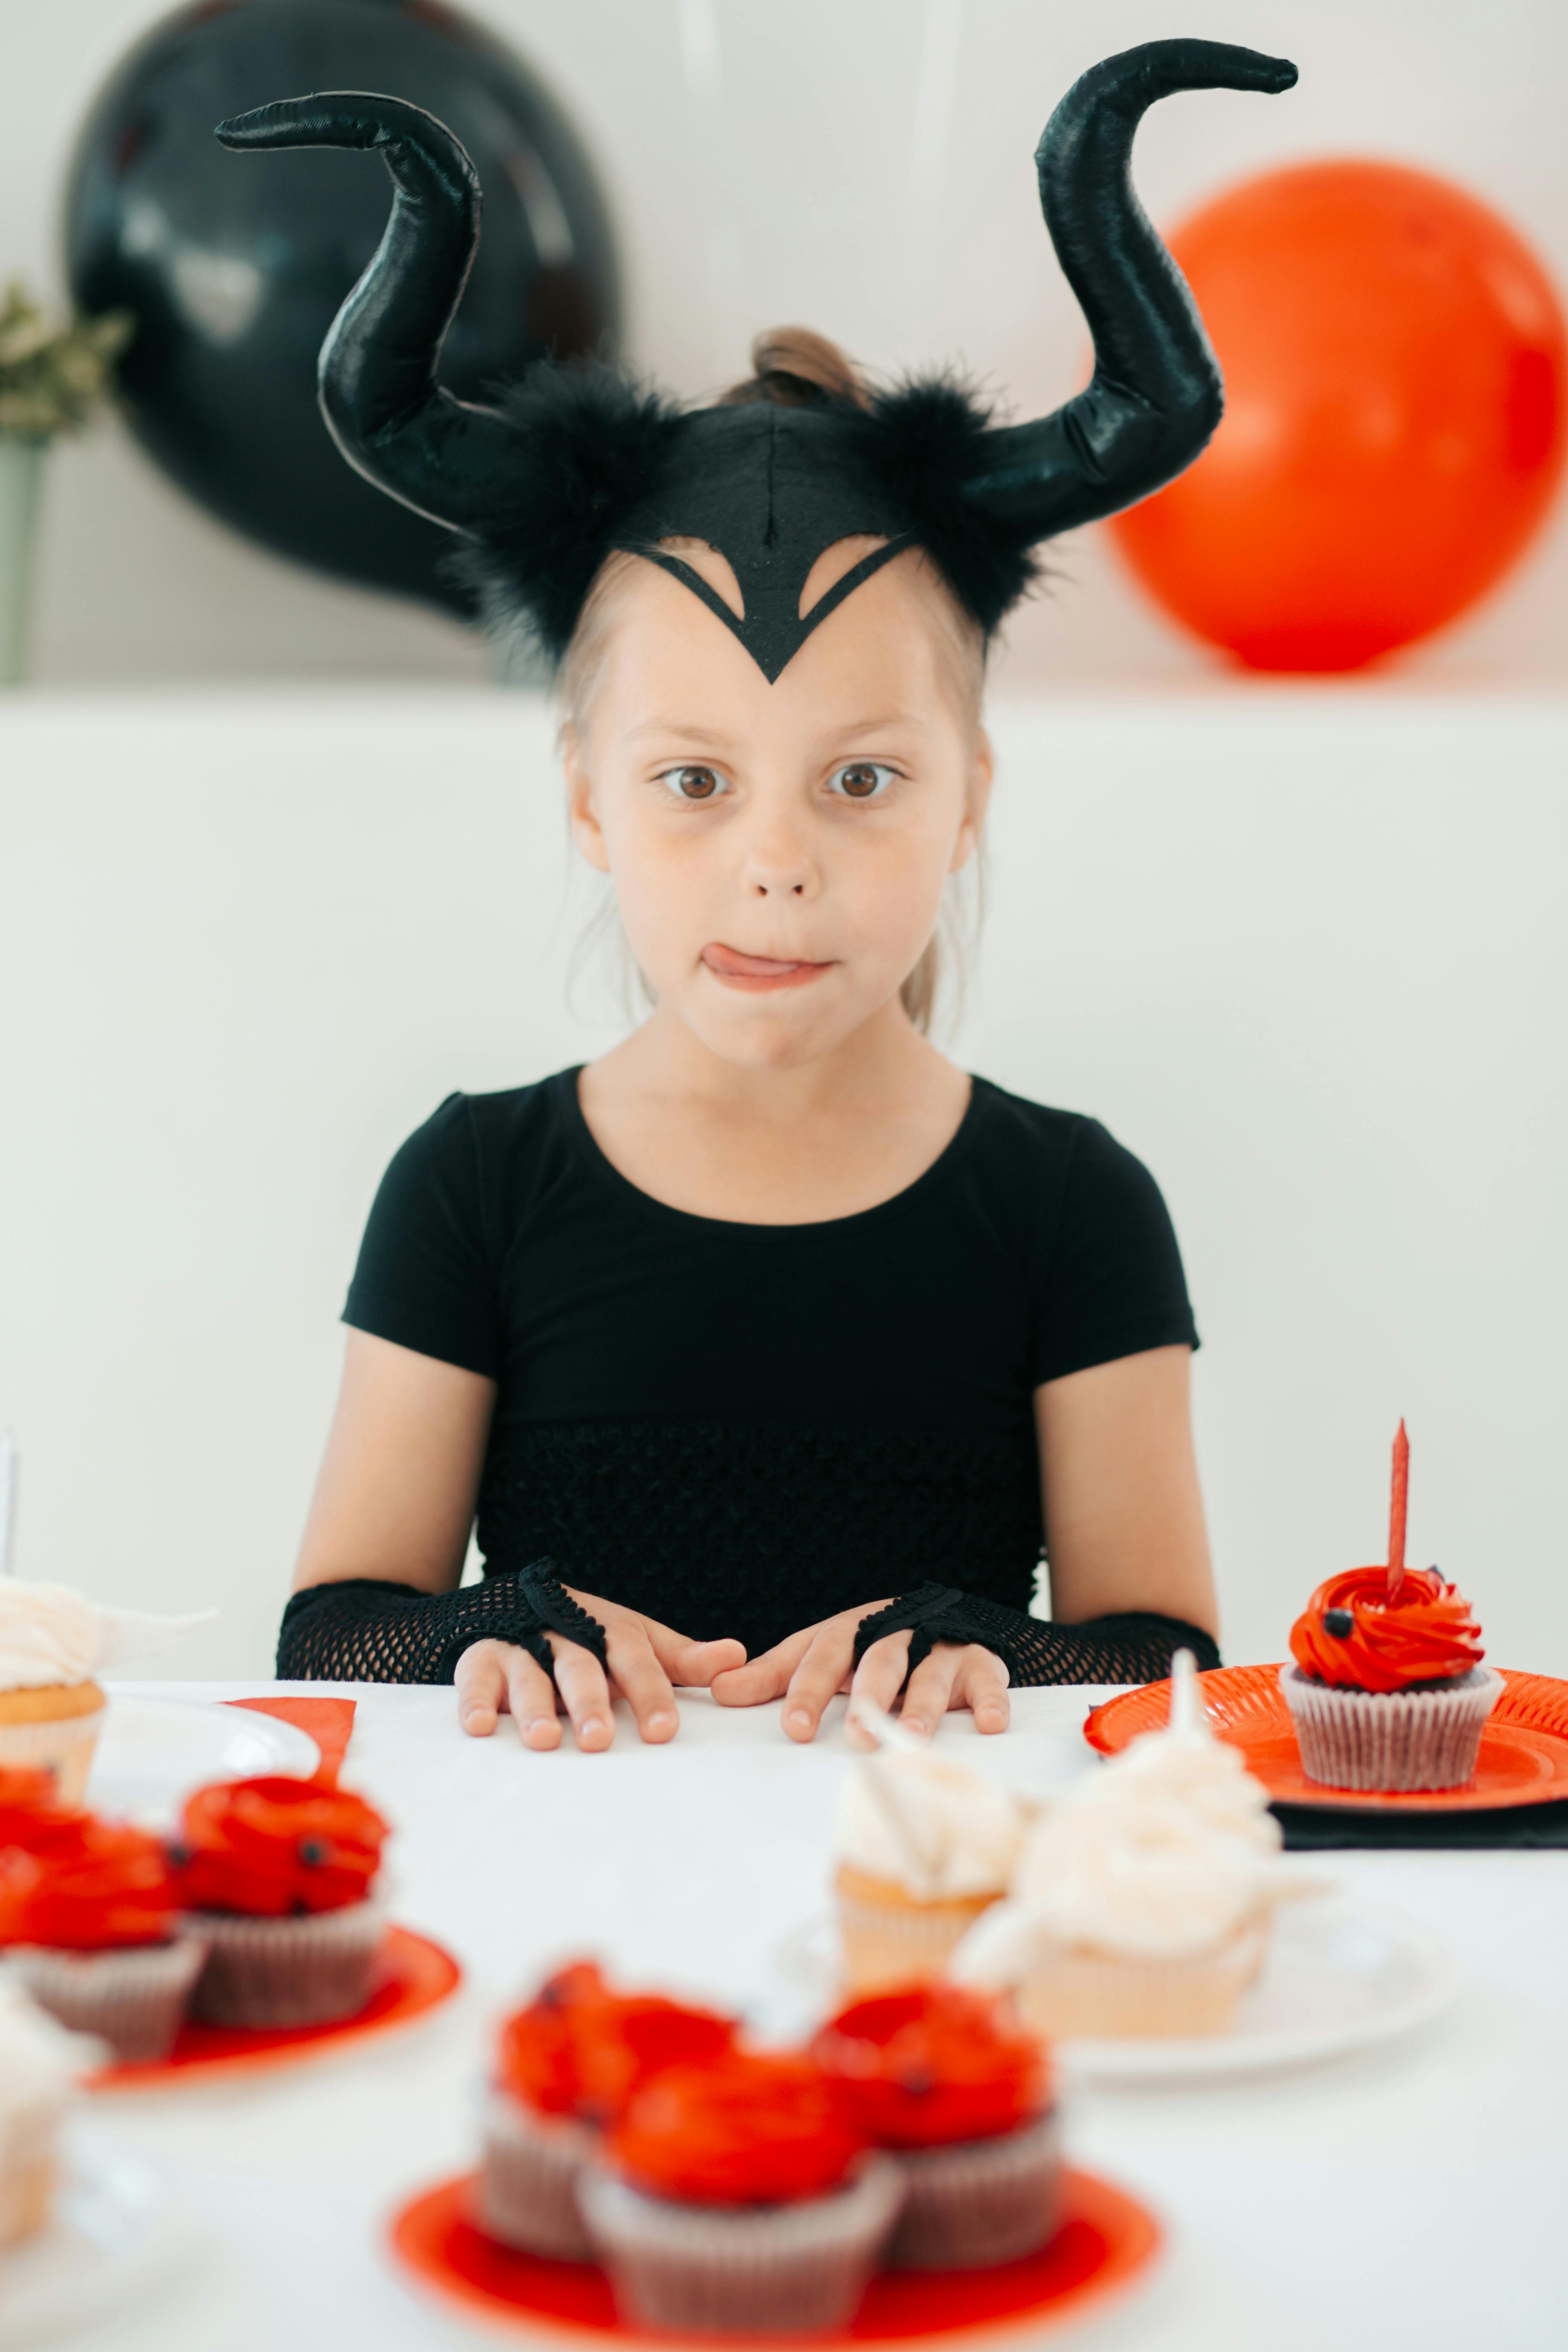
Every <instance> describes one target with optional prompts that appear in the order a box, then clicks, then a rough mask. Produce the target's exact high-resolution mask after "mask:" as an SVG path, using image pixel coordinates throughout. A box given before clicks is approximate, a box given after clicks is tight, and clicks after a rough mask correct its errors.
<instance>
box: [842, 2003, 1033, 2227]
mask: <svg viewBox="0 0 1568 2352" xmlns="http://www.w3.org/2000/svg"><path fill="white" fill-rule="evenodd" d="M812 2054H813V2056H814V2057H816V2059H818V2060H819V2061H820V2063H822V2065H823V2066H824V2067H826V2070H827V2072H828V2073H829V2074H831V2075H832V2076H833V2078H834V2080H835V2081H836V2082H837V2084H838V2088H839V2094H840V2097H841V2099H842V2102H843V2105H844V2109H845V2112H846V2114H847V2116H848V2117H849V2120H850V2122H851V2124H852V2125H853V2126H854V2127H855V2129H856V2131H857V2132H858V2135H859V2136H860V2137H862V2138H863V2139H865V2140H868V2141H869V2142H870V2143H871V2144H872V2145H873V2146H875V2147H882V2148H886V2149H888V2150H889V2152H890V2153H891V2154H892V2156H893V2158H895V2160H896V2161H897V2163H898V2165H899V2167H900V2170H901V2171H902V2173H903V2176H904V2188H905V2200H904V2207H903V2210H902V2213H901V2214H900V2220H899V2225H898V2228H897V2230H896V2231H895V2232H894V2235H893V2238H892V2242H891V2243H890V2244H889V2248H888V2252H887V2257H886V2259H887V2261H888V2262H889V2264H890V2265H893V2266H895V2267H900V2268H905V2269H910V2270H973V2269H978V2268H980V2267H982V2266H984V2265H989V2264H992V2263H1010V2262H1016V2261H1017V2260H1018V2259H1019V2258H1020V2257H1021V2256H1022V2255H1025V2254H1032V2253H1034V2252H1037V2249H1038V2248H1039V2247H1041V2246H1043V2245H1044V2244H1045V2242H1046V2241H1047V2238H1049V2237H1050V2236H1051V2234H1052V2232H1053V2231H1054V2230H1055V2228H1056V2224H1057V2206H1058V2184H1059V2177H1060V2170H1061V2147H1060V2130H1059V2126H1058V2119H1057V2114H1056V2109H1055V2105H1054V2104H1053V2100H1052V2092H1051V2082H1050V2074H1049V2070H1048V2067H1047V2061H1046V2056H1045V2053H1044V2051H1043V2050H1042V2048H1041V2045H1040V2043H1039V2042H1038V2041H1037V2039H1036V2038H1035V2036H1034V2035H1032V2034H1026V2033H1024V2032H1021V2031H1020V2030H1019V2028H1018V2027H1017V2025H1016V2023H1015V2021H1013V2019H1012V2017H1011V2014H1010V2012H1009V2011H1007V2010H1006V2008H1005V2005H1004V2004H1003V2003H1001V2002H999V2001H997V2000H993V1999H990V1998H988V1997H986V1996H984V1995H983V1994H977V1993H973V1992H968V1991H964V1990H962V1989H961V1988H959V1987H958V1986H956V1985H947V1984H934V1985H914V1986H910V1987H909V1988H908V1989H907V1990H904V1991H901V1992H890V1993H883V1994H879V1995H878V1996H876V1997H874V1998H873V1999H871V2000H858V2001H855V2002H852V2003H851V2005H850V2006H849V2007H848V2008H847V2009H844V2010H840V2011H839V2013H838V2015H837V2017H835V2018H833V2019H832V2020H831V2021H829V2023H828V2024H826V2025H825V2026H824V2027H823V2029H822V2032H820V2033H819V2034H818V2035H817V2037H816V2041H815V2042H813V2044H812Z"/></svg>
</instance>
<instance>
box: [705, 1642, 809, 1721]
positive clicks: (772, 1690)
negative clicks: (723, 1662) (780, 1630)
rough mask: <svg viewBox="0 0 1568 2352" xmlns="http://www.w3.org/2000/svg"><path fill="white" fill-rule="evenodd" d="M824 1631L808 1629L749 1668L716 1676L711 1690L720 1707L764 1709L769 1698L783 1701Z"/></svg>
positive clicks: (756, 1660)
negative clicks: (810, 1650) (793, 1677)
mask: <svg viewBox="0 0 1568 2352" xmlns="http://www.w3.org/2000/svg"><path fill="white" fill-rule="evenodd" d="M821 1630H822V1629H821V1627H820V1626H817V1625H807V1626H805V1627H804V1628H803V1629H802V1631H801V1632H800V1633H792V1634H791V1635H790V1637H789V1639H788V1641H787V1642H780V1643H776V1644H775V1645H774V1647H773V1649H771V1650H764V1651H763V1654H762V1656H761V1657H760V1658H753V1659H752V1662H751V1664H749V1665H744V1666H732V1667H730V1668H728V1669H726V1670H725V1671H723V1672H721V1673H720V1674H716V1675H714V1677H713V1679H712V1681H711V1682H710V1685H708V1687H709V1688H710V1691H711V1692H712V1694H713V1696H714V1697H715V1698H716V1699H717V1700H718V1702H719V1704H720V1706H763V1705H764V1704H765V1702H766V1701H767V1700H769V1699H770V1698H779V1697H782V1696H783V1694H784V1692H785V1691H786V1690H787V1689H788V1688H789V1682H790V1676H791V1675H793V1674H794V1672H795V1668H796V1667H797V1666H798V1665H799V1664H800V1662H801V1660H802V1659H803V1658H804V1657H805V1654H806V1652H807V1651H808V1650H809V1649H810V1647H811V1645H812V1643H813V1642H814V1641H815V1640H816V1636H817V1634H818V1633H820V1632H821Z"/></svg>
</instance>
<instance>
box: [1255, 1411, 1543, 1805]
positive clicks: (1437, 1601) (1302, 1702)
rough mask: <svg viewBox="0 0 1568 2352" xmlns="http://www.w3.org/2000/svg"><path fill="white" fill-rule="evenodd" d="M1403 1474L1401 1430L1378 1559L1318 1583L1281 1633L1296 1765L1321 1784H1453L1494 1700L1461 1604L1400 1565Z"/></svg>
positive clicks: (1467, 1764) (1429, 1571) (1465, 1772)
mask: <svg viewBox="0 0 1568 2352" xmlns="http://www.w3.org/2000/svg"><path fill="white" fill-rule="evenodd" d="M1409 1474H1410V1444H1409V1440H1408V1439H1407V1438H1406V1436H1405V1423H1403V1422H1401V1423H1400V1424H1399V1434H1398V1436H1397V1437H1396V1438H1395V1439H1394V1486H1393V1496H1392V1501H1391V1504H1390V1508H1389V1532H1388V1559H1387V1563H1386V1565H1379V1566H1378V1567H1375V1568H1352V1569H1347V1570H1345V1571H1344V1573H1343V1574H1342V1575H1340V1576H1331V1577H1330V1578H1329V1580H1328V1581H1327V1583H1326V1584H1320V1585H1319V1587H1318V1589H1317V1591H1316V1592H1314V1593H1313V1595H1312V1597H1311V1599H1310V1601H1309V1602H1308V1603H1307V1606H1306V1609H1305V1610H1304V1612H1302V1614H1301V1615H1300V1617H1298V1618H1297V1620H1296V1622H1295V1624H1294V1625H1293V1626H1292V1627H1291V1628H1290V1654H1291V1655H1292V1657H1293V1658H1294V1659H1295V1664H1294V1665H1289V1666H1281V1667H1280V1669H1279V1687H1280V1690H1281V1691H1282V1692H1283V1694H1284V1697H1285V1703H1286V1705H1287V1706H1289V1710H1290V1716H1291V1720H1292V1722H1293V1723H1294V1725H1295V1727H1296V1744H1297V1746H1298V1748H1300V1753H1301V1769H1302V1771H1303V1772H1305V1774H1306V1776H1307V1778H1308V1780H1321V1782H1322V1783H1323V1785H1324V1786H1325V1787H1326V1788H1332V1789H1367V1790H1380V1791H1386V1792H1396V1791H1401V1790H1418V1789H1458V1788H1460V1787H1462V1786H1463V1784H1464V1783H1465V1782H1466V1781H1467V1780H1470V1779H1471V1778H1473V1776H1474V1773H1475V1769H1476V1758H1477V1756H1478V1755H1479V1752H1480V1745H1481V1733H1482V1731H1483V1729H1484V1728H1485V1726H1486V1720H1487V1717H1488V1716H1489V1715H1490V1713H1491V1711H1492V1709H1493V1707H1494V1706H1496V1705H1497V1703H1498V1701H1499V1699H1500V1697H1501V1696H1502V1689H1503V1681H1502V1676H1501V1675H1500V1674H1498V1673H1497V1672H1496V1670H1495V1669H1494V1668H1493V1667H1491V1666H1486V1665H1483V1664H1481V1659H1482V1657H1483V1655H1484V1653H1483V1651H1482V1649H1481V1629H1480V1627H1479V1625H1478V1624H1477V1623H1476V1621H1475V1618H1474V1616H1473V1615H1472V1613H1471V1610H1470V1604H1469V1602H1468V1601H1467V1600H1466V1599H1465V1598H1464V1596H1463V1594H1462V1593H1461V1592H1459V1591H1458V1589H1457V1587H1455V1586H1454V1585H1452V1584H1447V1583H1445V1582H1444V1580H1443V1579H1442V1577H1441V1576H1440V1575H1439V1574H1438V1572H1437V1570H1436V1569H1435V1568H1415V1569H1407V1568H1406V1567H1405V1495H1406V1490H1407V1486H1408V1481H1409Z"/></svg>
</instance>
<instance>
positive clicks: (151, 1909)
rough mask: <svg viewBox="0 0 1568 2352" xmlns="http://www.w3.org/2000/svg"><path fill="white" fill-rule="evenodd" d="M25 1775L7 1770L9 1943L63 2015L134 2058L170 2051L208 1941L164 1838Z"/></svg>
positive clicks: (0, 1850)
mask: <svg viewBox="0 0 1568 2352" xmlns="http://www.w3.org/2000/svg"><path fill="white" fill-rule="evenodd" d="M22 1777H23V1776H21V1775H6V1776H5V1777H4V1779H3V1780H0V1955H3V1956H4V1958H5V1964H6V1966H7V1968H8V1969H9V1970H10V1972H11V1973H12V1974H13V1975H15V1976H16V1977H18V1978H19V1979H21V1981H22V1983H23V1984H24V1985H25V1986H26V1990H28V1992H30V1993H31V1994H32V1996H33V1999H34V2000H36V2001H37V2003H38V2005H39V2007H40V2008H41V2009H47V2010H48V2011H50V2013H51V2014H52V2015H53V2016H55V2017H57V2018H58V2020H59V2021H60V2023H61V2024H62V2025H68V2026H70V2027H72V2028H73V2029H74V2030H75V2031H77V2032H82V2033H94V2034H97V2035H98V2036H100V2039H101V2040H103V2041H104V2042H108V2043H109V2045H110V2049H111V2050H112V2051H113V2053H114V2055H115V2056H116V2058H118V2059H121V2060H122V2061H125V2062H128V2063H144V2062H147V2061H151V2060H156V2059H160V2058H166V2057H167V2056H168V2054H169V2052H170V2050H171V2049H172V2048H173V2047H174V2037H175V2035H176V2033H177V2032H179V2029H180V2023H181V2021H182V2019H183V2018H184V2012H185V2005H186V2001H187V2000H188V1999H189V1996H190V1990H191V1987H192V1985H193V1984H194V1982H195V1978H196V1974H197V1971H198V1970H199V1969H200V1968H201V1965H202V1960H203V1958H204V1955H205V1945H204V1944H203V1943H202V1941H201V1939H200V1937H199V1936H196V1935H194V1934H190V1933H187V1932H186V1931H185V1928H184V1922H183V1920H182V1918H181V1916H180V1910H181V1903H180V1895H179V1891H178V1888H177V1885H176V1883H175V1880H174V1874H173V1872H172V1871H171V1869H170V1867H169V1862H168V1857H167V1855H166V1854H165V1853H164V1850H163V1845H162V1844H161V1843H160V1842H159V1840H158V1839H157V1838H155V1837H151V1836H149V1835H148V1834H147V1832H145V1831H144V1830H138V1829H132V1828H130V1827H128V1826H125V1825H123V1824H120V1823H116V1822H100V1821H98V1820H96V1819H95V1818H94V1817H93V1815H92V1814H90V1813H62V1812H56V1811H50V1810H47V1809H46V1808H41V1807H37V1806H30V1805H29V1804H28V1803H27V1801H26V1794H27V1792H26V1791H25V1790H18V1789H17V1788H16V1786H15V1785H14V1783H15V1781H16V1780H20V1779H21V1778H22ZM27 1777H29V1778H30V1777H32V1776H27ZM18 1799H20V1801H18Z"/></svg>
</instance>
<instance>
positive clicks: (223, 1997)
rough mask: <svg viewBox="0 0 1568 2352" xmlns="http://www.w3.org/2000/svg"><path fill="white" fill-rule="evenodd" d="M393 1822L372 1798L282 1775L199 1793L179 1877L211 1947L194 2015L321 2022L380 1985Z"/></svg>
mask: <svg viewBox="0 0 1568 2352" xmlns="http://www.w3.org/2000/svg"><path fill="white" fill-rule="evenodd" d="M386 1834H387V1826H386V1823H385V1822H384V1821H383V1820H382V1817H381V1815H380V1814H379V1813H378V1812H377V1811H375V1810H374V1807H373V1806H370V1805H367V1804H366V1803H365V1801H364V1800H363V1797H355V1796H351V1795H350V1793H349V1792H348V1790H344V1789H323V1788H321V1787H319V1786H318V1785H317V1783H316V1782H315V1781H313V1780H285V1779H282V1778H281V1777H279V1778H275V1779H266V1780H227V1781H223V1782H220V1783H218V1784H217V1785H216V1786H215V1787H213V1788H210V1789H199V1790H197V1791H196V1794H195V1796H194V1797H192V1798H191V1799H190V1800H189V1801H188V1802H187V1804H186V1806H185V1811H184V1822H183V1826H182V1831H181V1840H180V1848H179V1864H180V1867H179V1883H180V1888H181V1893H182V1895H183V1898H184V1902H185V1904H186V1905H187V1906H188V1908H189V1909H190V1911H191V1913H192V1914H193V1917H192V1922H191V1924H192V1926H193V1927H195V1930H196V1932H197V1933H198V1934H199V1935H200V1936H201V1937H203V1938H204V1940H205V1943H206V1945H207V1958H206V1965H205V1968H204V1969H202V1972H201V1975H200V1977H199V1978H198V1979H197V1980H196V1987H195V1997H194V2000H193V2002H192V2014H193V2015H194V2016H196V2017H199V2018H202V2019H205V2021H208V2022H209V2023H211V2024H214V2025H244V2026H253V2027H288V2026H300V2025H323V2024H327V2023H329V2022H331V2021H332V2020H333V2019H335V2018H340V2017H353V2016H354V2015H355V2014H356V2013H357V2012H358V2011H360V2010H362V2009H363V2007H364V2005H365V2003H366V2002H367V2001H368V2000H369V1999H370V1997H371V1994H372V1992H373V1991H374V1986H375V1958H376V1951H377V1948H378V1947H379V1945H380V1943H381V1938H382V1931H383V1927H384V1916H385V1913H384V1905H383V1903H382V1902H381V1900H380V1899H379V1897H378V1896H377V1895H376V1893H375V1891H374V1879H375V1875H376V1872H377V1870H378V1869H379V1867H380V1863H381V1849H382V1845H383V1843H384V1839H385V1837H386Z"/></svg>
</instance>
